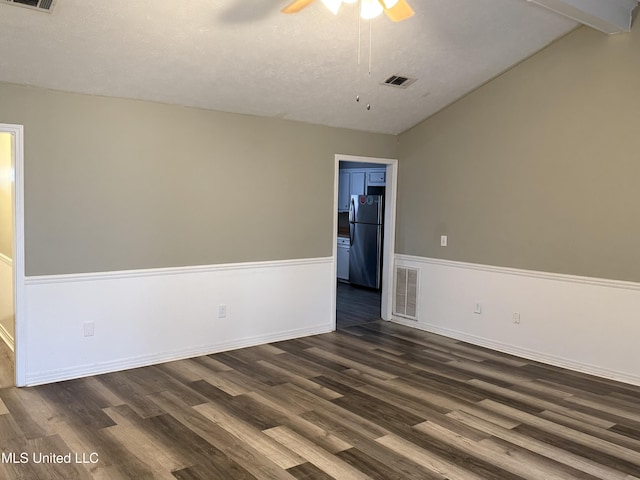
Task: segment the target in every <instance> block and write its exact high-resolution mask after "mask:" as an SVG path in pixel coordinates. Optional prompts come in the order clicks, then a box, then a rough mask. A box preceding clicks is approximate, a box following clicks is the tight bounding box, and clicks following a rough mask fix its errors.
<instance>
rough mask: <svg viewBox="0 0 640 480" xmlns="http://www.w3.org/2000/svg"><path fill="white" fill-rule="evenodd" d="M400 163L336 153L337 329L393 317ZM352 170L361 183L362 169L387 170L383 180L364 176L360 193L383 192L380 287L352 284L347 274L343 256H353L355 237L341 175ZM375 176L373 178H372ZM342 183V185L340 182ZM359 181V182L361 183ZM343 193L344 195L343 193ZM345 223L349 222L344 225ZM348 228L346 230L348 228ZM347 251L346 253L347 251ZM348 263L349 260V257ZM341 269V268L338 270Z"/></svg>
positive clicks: (344, 179)
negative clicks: (352, 234) (344, 197)
mask: <svg viewBox="0 0 640 480" xmlns="http://www.w3.org/2000/svg"><path fill="white" fill-rule="evenodd" d="M397 165H398V162H397V160H395V159H388V158H372V157H360V156H353V155H336V156H335V182H334V198H335V202H334V222H333V224H334V235H333V238H334V243H333V245H334V251H333V263H334V272H335V274H334V277H333V281H334V282H335V289H334V296H333V307H334V308H333V312H334V324H333V325H334V330H335V329H340V328H347V327H350V326H354V325H358V324H363V323H369V322H372V321H376V320H380V319H382V320H390V319H391V308H392V303H391V302H392V287H393V285H392V278H393V273H392V272H393V252H394V249H395V220H396V215H395V214H396V192H397ZM341 167H343V172H345V171H346V170H350V171H351V172H355V175H356V178H357V179H358V180H357V181H358V182H360V181H361V179H360V175H361V173H360V172H362V171H365V172H367V171H371V172H376V174H377V175H379V174H380V173H384V176H383V177H382V178H384V181H383V182H381V181H380V178H379V177H378V179H377V180H376V181H375V182H373V181H372V182H369V181H368V179H367V178H366V176H365V177H362V178H364V181H365V183H364V187H363V188H364V191H362V192H360V191H358V192H357V194H360V193H364V194H367V195H380V196H382V197H383V201H384V210H383V214H382V222H383V223H382V227H381V231H382V249H381V268H380V285H379V288H371V287H366V286H359V285H352V284H350V283H349V281H348V277H346V274H345V273H344V261H345V260H344V259H345V258H349V257H350V253H349V247H350V246H351V243H352V242H353V240H352V239H351V238H350V235H349V233H348V232H349V225H348V220H347V218H348V214H346V212H345V205H342V204H341V203H344V199H340V198H339V196H340V192H341V191H344V187H345V183H346V178H345V175H344V174H343V175H341V174H340V169H341ZM345 169H346V170H345ZM372 178H373V177H372ZM341 184H342V185H341ZM358 184H359V183H358ZM343 196H344V195H343ZM345 224H346V225H345ZM345 227H346V229H345ZM345 250H346V253H345ZM341 262H342V264H341ZM347 262H348V260H347ZM339 269H340V270H339Z"/></svg>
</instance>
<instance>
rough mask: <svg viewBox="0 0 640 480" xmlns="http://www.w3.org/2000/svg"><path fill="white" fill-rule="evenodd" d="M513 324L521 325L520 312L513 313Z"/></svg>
mask: <svg viewBox="0 0 640 480" xmlns="http://www.w3.org/2000/svg"><path fill="white" fill-rule="evenodd" d="M513 323H517V324H519V323H520V313H519V312H513Z"/></svg>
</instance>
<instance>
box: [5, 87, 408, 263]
mask: <svg viewBox="0 0 640 480" xmlns="http://www.w3.org/2000/svg"><path fill="white" fill-rule="evenodd" d="M0 105H2V110H1V111H0V117H1V118H0V121H2V122H5V123H15V124H23V125H24V126H25V210H26V218H25V237H26V253H25V256H26V259H25V261H26V272H27V275H48V274H58V273H82V272H96V271H114V270H127V269H141V268H151V267H168V266H183V265H202V264H204V265H206V264H219V263H229V262H245V261H262V260H280V259H294V258H313V257H324V256H330V255H331V253H332V248H333V239H332V232H333V225H332V221H333V185H334V183H333V182H334V154H336V153H344V154H354V155H370V156H379V157H395V156H396V148H397V143H396V140H397V139H396V137H395V136H391V135H378V134H369V133H362V132H355V131H350V130H344V129H334V128H327V127H319V126H313V125H308V124H303V123H298V122H290V121H285V120H275V119H264V118H258V117H252V116H246V115H234V114H226V113H220V112H211V111H205V110H198V109H193V108H183V107H178V106H171V105H163V104H156V103H150V102H140V101H131V100H123V99H108V98H101V97H92V96H85V95H75V94H67V93H61V92H54V91H49V90H43V89H35V88H28V87H20V86H15V85H7V84H4V85H3V84H0Z"/></svg>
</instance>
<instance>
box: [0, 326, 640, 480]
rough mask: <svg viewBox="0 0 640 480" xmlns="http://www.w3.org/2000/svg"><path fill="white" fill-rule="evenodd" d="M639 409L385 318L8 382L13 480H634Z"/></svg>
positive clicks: (633, 401)
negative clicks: (142, 364) (189, 355)
mask: <svg viewBox="0 0 640 480" xmlns="http://www.w3.org/2000/svg"><path fill="white" fill-rule="evenodd" d="M639 402H640V387H635V386H630V385H626V384H622V383H617V382H613V381H609V380H603V379H598V378H595V377H590V376H588V375H583V374H579V373H575V372H571V371H566V370H563V369H560V368H555V367H550V366H545V365H541V364H537V363H534V362H530V361H526V360H522V359H519V358H516V357H513V356H509V355H504V354H501V353H496V352H493V351H490V350H487V349H484V348H479V347H475V346H471V345H468V344H465V343H463V342H458V341H455V340H452V339H448V338H444V337H441V336H437V335H433V334H429V333H426V332H422V331H419V330H415V329H410V328H407V327H403V326H400V325H396V324H392V323H387V322H373V323H366V324H365V325H361V326H354V327H349V328H345V329H343V330H340V331H337V332H334V333H330V334H325V335H317V336H313V337H307V338H302V339H297V340H290V341H285V342H278V343H273V344H270V345H264V346H259V347H253V348H247V349H242V350H235V351H230V352H225V353H220V354H216V355H209V356H203V357H198V358H194V359H189V360H182V361H177V362H171V363H166V364H163V365H158V366H153V367H146V368H139V369H134V370H129V371H125V372H118V373H112V374H107V375H101V376H96V377H89V378H85V379H79V380H73V381H68V382H61V383H57V384H52V385H44V386H39V387H32V388H24V389H17V388H5V389H1V390H0V449H1V451H2V462H0V478H2V479H18V478H20V479H45V478H46V479H68V478H79V479H91V478H96V479H110V480H117V479H151V478H157V479H180V480H195V479H206V480H211V479H282V480H284V479H290V480H291V479H300V480H302V479H305V480H309V479H323V480H324V479H331V478H334V479H340V480H343V479H346V480H348V479H368V478H371V479H379V480H389V479H398V480H399V479H421V480H422V479H426V480H443V479H460V480H474V479H495V480H516V479H535V480H541V479H544V480H567V479H584V480H587V479H591V480H593V479H612V480H632V479H637V478H640V403H639ZM56 454H58V455H62V457H58V460H60V461H58V462H57V463H52V462H50V461H49V462H48V463H47V462H44V463H43V462H42V460H43V459H44V460H47V459H49V460H51V459H54V460H55V459H56V457H55V455H56ZM68 454H70V455H69V456H68V457H67V455H68ZM23 455H24V457H23ZM34 455H35V457H34ZM40 455H44V457H41V456H40ZM22 458H25V459H27V461H26V462H25V463H20V460H21V459H22ZM67 459H69V461H68V462H67ZM11 460H15V462H12V461H11ZM37 461H41V462H40V463H37ZM83 461H84V462H85V463H83ZM92 462H95V463H92Z"/></svg>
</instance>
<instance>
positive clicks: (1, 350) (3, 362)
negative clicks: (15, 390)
mask: <svg viewBox="0 0 640 480" xmlns="http://www.w3.org/2000/svg"><path fill="white" fill-rule="evenodd" d="M13 385H15V375H14V373H13V352H12V351H11V349H10V348H9V346H8V345H7V344H6V343H4V341H3V340H0V388H5V387H12V386H13Z"/></svg>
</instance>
